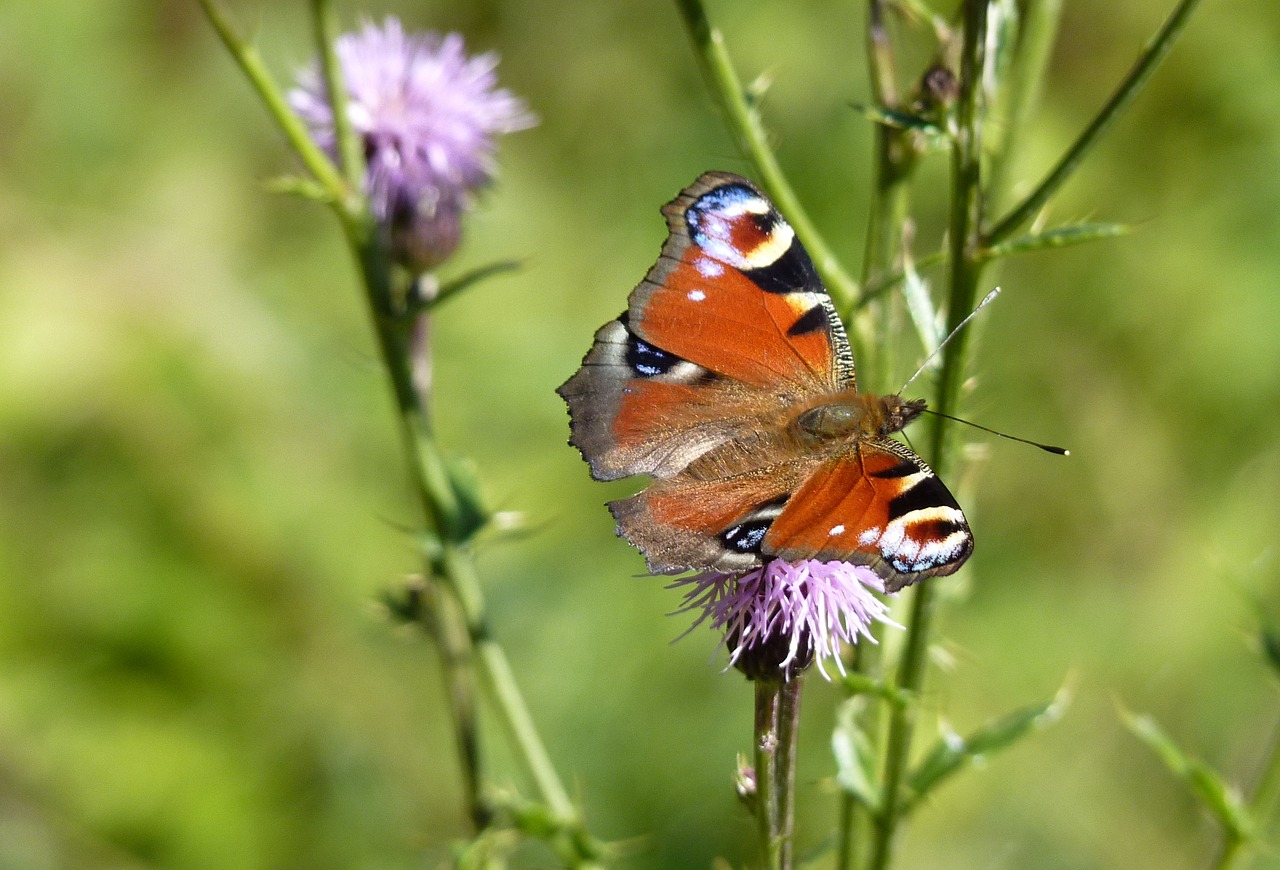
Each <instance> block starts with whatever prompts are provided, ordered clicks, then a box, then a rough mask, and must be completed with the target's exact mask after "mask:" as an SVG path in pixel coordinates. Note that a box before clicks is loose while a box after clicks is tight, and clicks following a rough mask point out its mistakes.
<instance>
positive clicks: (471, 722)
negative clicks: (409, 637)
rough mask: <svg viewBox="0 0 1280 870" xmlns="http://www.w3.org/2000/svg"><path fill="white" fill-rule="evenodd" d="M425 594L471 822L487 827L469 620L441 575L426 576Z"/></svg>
mask: <svg viewBox="0 0 1280 870" xmlns="http://www.w3.org/2000/svg"><path fill="white" fill-rule="evenodd" d="M426 587H427V588H426V590H425V591H424V594H425V595H429V596H431V597H432V604H431V610H430V612H431V613H432V614H433V615H434V616H435V617H436V620H435V624H436V630H435V632H434V633H433V634H434V637H435V638H436V641H437V643H438V644H439V646H440V655H441V658H442V660H443V665H444V676H445V684H446V686H447V688H448V692H449V714H450V716H451V717H452V720H453V735H454V740H455V742H456V743H457V745H458V758H459V759H460V760H461V762H462V786H463V791H464V792H465V794H466V801H467V807H468V810H469V814H470V816H471V824H472V826H473V827H474V829H475V830H476V831H483V830H484V829H485V828H486V827H488V825H489V822H490V821H491V818H492V813H491V812H490V809H489V805H488V803H487V802H486V801H485V800H484V798H483V795H482V791H481V789H482V786H483V784H482V783H481V778H480V771H481V770H482V766H481V757H480V729H479V725H478V720H477V718H476V690H475V688H476V678H475V660H474V656H475V650H474V648H473V647H472V644H471V638H470V637H469V635H468V632H467V631H466V621H465V620H464V619H463V618H462V617H461V615H460V614H459V613H457V612H456V611H457V609H458V607H459V603H458V601H457V599H456V598H455V597H454V596H452V595H449V594H447V590H446V589H445V587H444V584H443V583H441V582H439V580H438V578H435V577H430V578H428V579H427V584H426Z"/></svg>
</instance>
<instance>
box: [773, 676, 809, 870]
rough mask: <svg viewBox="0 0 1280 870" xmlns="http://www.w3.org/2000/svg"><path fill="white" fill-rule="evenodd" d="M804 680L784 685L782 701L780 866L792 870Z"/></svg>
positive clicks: (779, 810)
mask: <svg viewBox="0 0 1280 870" xmlns="http://www.w3.org/2000/svg"><path fill="white" fill-rule="evenodd" d="M803 688H804V676H803V675H800V674H797V675H796V676H793V677H792V678H791V679H790V680H788V681H787V682H785V683H783V684H782V689H781V693H780V697H779V699H778V761H777V768H778V769H777V774H776V775H777V793H778V839H779V840H780V841H781V850H780V852H781V854H780V856H779V860H778V864H779V866H780V867H781V868H782V870H790V868H791V866H792V864H793V863H794V855H795V827H796V804H795V794H796V754H797V751H798V749H799V746H800V693H801V690H802V689H803Z"/></svg>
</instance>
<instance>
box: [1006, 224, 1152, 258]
mask: <svg viewBox="0 0 1280 870" xmlns="http://www.w3.org/2000/svg"><path fill="white" fill-rule="evenodd" d="M1131 232H1133V227H1131V226H1129V225H1128V224H1072V225H1071V226H1066V227H1057V228H1056V229H1052V230H1046V231H1045V232H1043V233H1032V234H1030V235H1025V236H1018V237H1017V238H1016V239H1010V240H1009V241H1007V242H1001V243H1000V244H998V245H992V246H991V247H989V248H986V249H984V250H983V251H982V258H983V259H985V260H994V259H998V258H999V257H1007V256H1009V255H1010V254H1026V253H1030V252H1032V251H1043V250H1047V249H1049V248H1065V247H1067V246H1068V245H1079V244H1083V243H1084V242H1095V241H1097V240H1099V239H1114V238H1115V237H1117V236H1124V235H1128V234H1129V233H1131Z"/></svg>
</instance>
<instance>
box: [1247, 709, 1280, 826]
mask: <svg viewBox="0 0 1280 870" xmlns="http://www.w3.org/2000/svg"><path fill="white" fill-rule="evenodd" d="M1277 799H1280V726H1278V727H1277V728H1276V729H1275V730H1274V731H1273V732H1272V734H1271V745H1270V746H1269V747H1268V748H1267V760H1266V767H1264V768H1263V770H1262V776H1260V777H1259V778H1258V784H1257V785H1256V786H1255V787H1254V792H1253V800H1252V801H1250V804H1251V808H1252V809H1253V817H1254V819H1255V820H1256V821H1257V822H1258V824H1259V825H1264V826H1265V825H1266V823H1267V819H1268V818H1269V817H1270V816H1271V815H1272V813H1274V812H1275V810H1276V802H1277Z"/></svg>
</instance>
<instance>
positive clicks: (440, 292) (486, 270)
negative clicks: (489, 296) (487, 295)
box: [409, 260, 524, 316]
mask: <svg viewBox="0 0 1280 870" xmlns="http://www.w3.org/2000/svg"><path fill="white" fill-rule="evenodd" d="M523 265H524V261H523V260H498V261H496V262H493V263H489V264H488V265H487V266H480V267H478V268H475V269H472V270H471V271H470V272H463V273H462V274H461V275H459V276H458V277H457V278H454V279H453V280H451V281H446V282H444V283H443V284H441V285H440V286H439V287H438V288H436V289H435V291H434V292H432V293H431V294H430V295H423V296H421V297H419V298H417V299H415V300H414V301H413V304H412V305H411V306H410V311H409V315H410V316H414V315H417V314H421V313H422V312H424V311H430V310H432V309H434V308H435V307H436V306H438V305H439V304H440V303H441V302H444V301H445V300H446V299H452V298H453V297H454V296H457V295H458V294H459V293H461V292H462V291H463V290H467V289H469V288H470V287H473V286H475V285H476V284H479V283H480V282H481V281H485V280H487V279H489V278H493V277H494V276H496V275H501V274H503V273H505V272H514V271H516V270H517V269H519V268H520V267H522V266H523Z"/></svg>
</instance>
